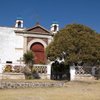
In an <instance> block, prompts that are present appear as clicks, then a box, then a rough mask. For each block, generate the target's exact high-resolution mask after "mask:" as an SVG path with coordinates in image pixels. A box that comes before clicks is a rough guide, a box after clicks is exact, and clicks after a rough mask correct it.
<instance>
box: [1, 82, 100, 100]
mask: <svg viewBox="0 0 100 100" xmlns="http://www.w3.org/2000/svg"><path fill="white" fill-rule="evenodd" d="M0 100H100V80H97V81H74V82H66V83H65V85H64V87H60V88H54V87H53V88H26V89H4V90H3V89H1V90H0Z"/></svg>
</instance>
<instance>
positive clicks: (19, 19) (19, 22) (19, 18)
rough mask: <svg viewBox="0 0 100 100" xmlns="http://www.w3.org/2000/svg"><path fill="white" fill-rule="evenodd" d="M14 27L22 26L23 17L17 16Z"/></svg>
mask: <svg viewBox="0 0 100 100" xmlns="http://www.w3.org/2000/svg"><path fill="white" fill-rule="evenodd" d="M15 27H16V28H23V19H22V18H21V17H18V18H17V20H16V24H15Z"/></svg>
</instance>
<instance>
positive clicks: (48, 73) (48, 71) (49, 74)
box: [47, 62, 52, 79]
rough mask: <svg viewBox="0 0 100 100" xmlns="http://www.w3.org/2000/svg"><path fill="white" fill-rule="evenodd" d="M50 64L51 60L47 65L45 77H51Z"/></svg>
mask: <svg viewBox="0 0 100 100" xmlns="http://www.w3.org/2000/svg"><path fill="white" fill-rule="evenodd" d="M51 65H52V62H50V63H49V64H48V65H47V79H51Z"/></svg>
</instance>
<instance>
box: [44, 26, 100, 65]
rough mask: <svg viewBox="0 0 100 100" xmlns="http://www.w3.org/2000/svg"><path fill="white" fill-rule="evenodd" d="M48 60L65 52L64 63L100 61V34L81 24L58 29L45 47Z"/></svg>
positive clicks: (92, 62)
mask: <svg viewBox="0 0 100 100" xmlns="http://www.w3.org/2000/svg"><path fill="white" fill-rule="evenodd" d="M46 51H47V56H48V58H49V59H50V60H55V59H57V58H58V57H62V54H63V52H64V53H65V54H66V56H65V63H67V64H71V63H78V62H82V63H83V62H84V63H88V64H96V62H97V61H100V34H98V33H96V32H95V31H94V30H92V29H91V28H89V27H87V26H84V25H81V24H70V25H67V26H66V27H65V28H63V29H62V30H60V31H59V32H58V33H57V34H56V35H55V36H54V40H53V41H52V42H51V43H50V45H49V46H48V47H47V49H46Z"/></svg>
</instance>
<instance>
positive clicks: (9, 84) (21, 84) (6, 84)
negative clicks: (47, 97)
mask: <svg viewBox="0 0 100 100" xmlns="http://www.w3.org/2000/svg"><path fill="white" fill-rule="evenodd" d="M62 86H64V82H4V81H1V82H0V89H12V88H36V87H39V88H42V87H62Z"/></svg>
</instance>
